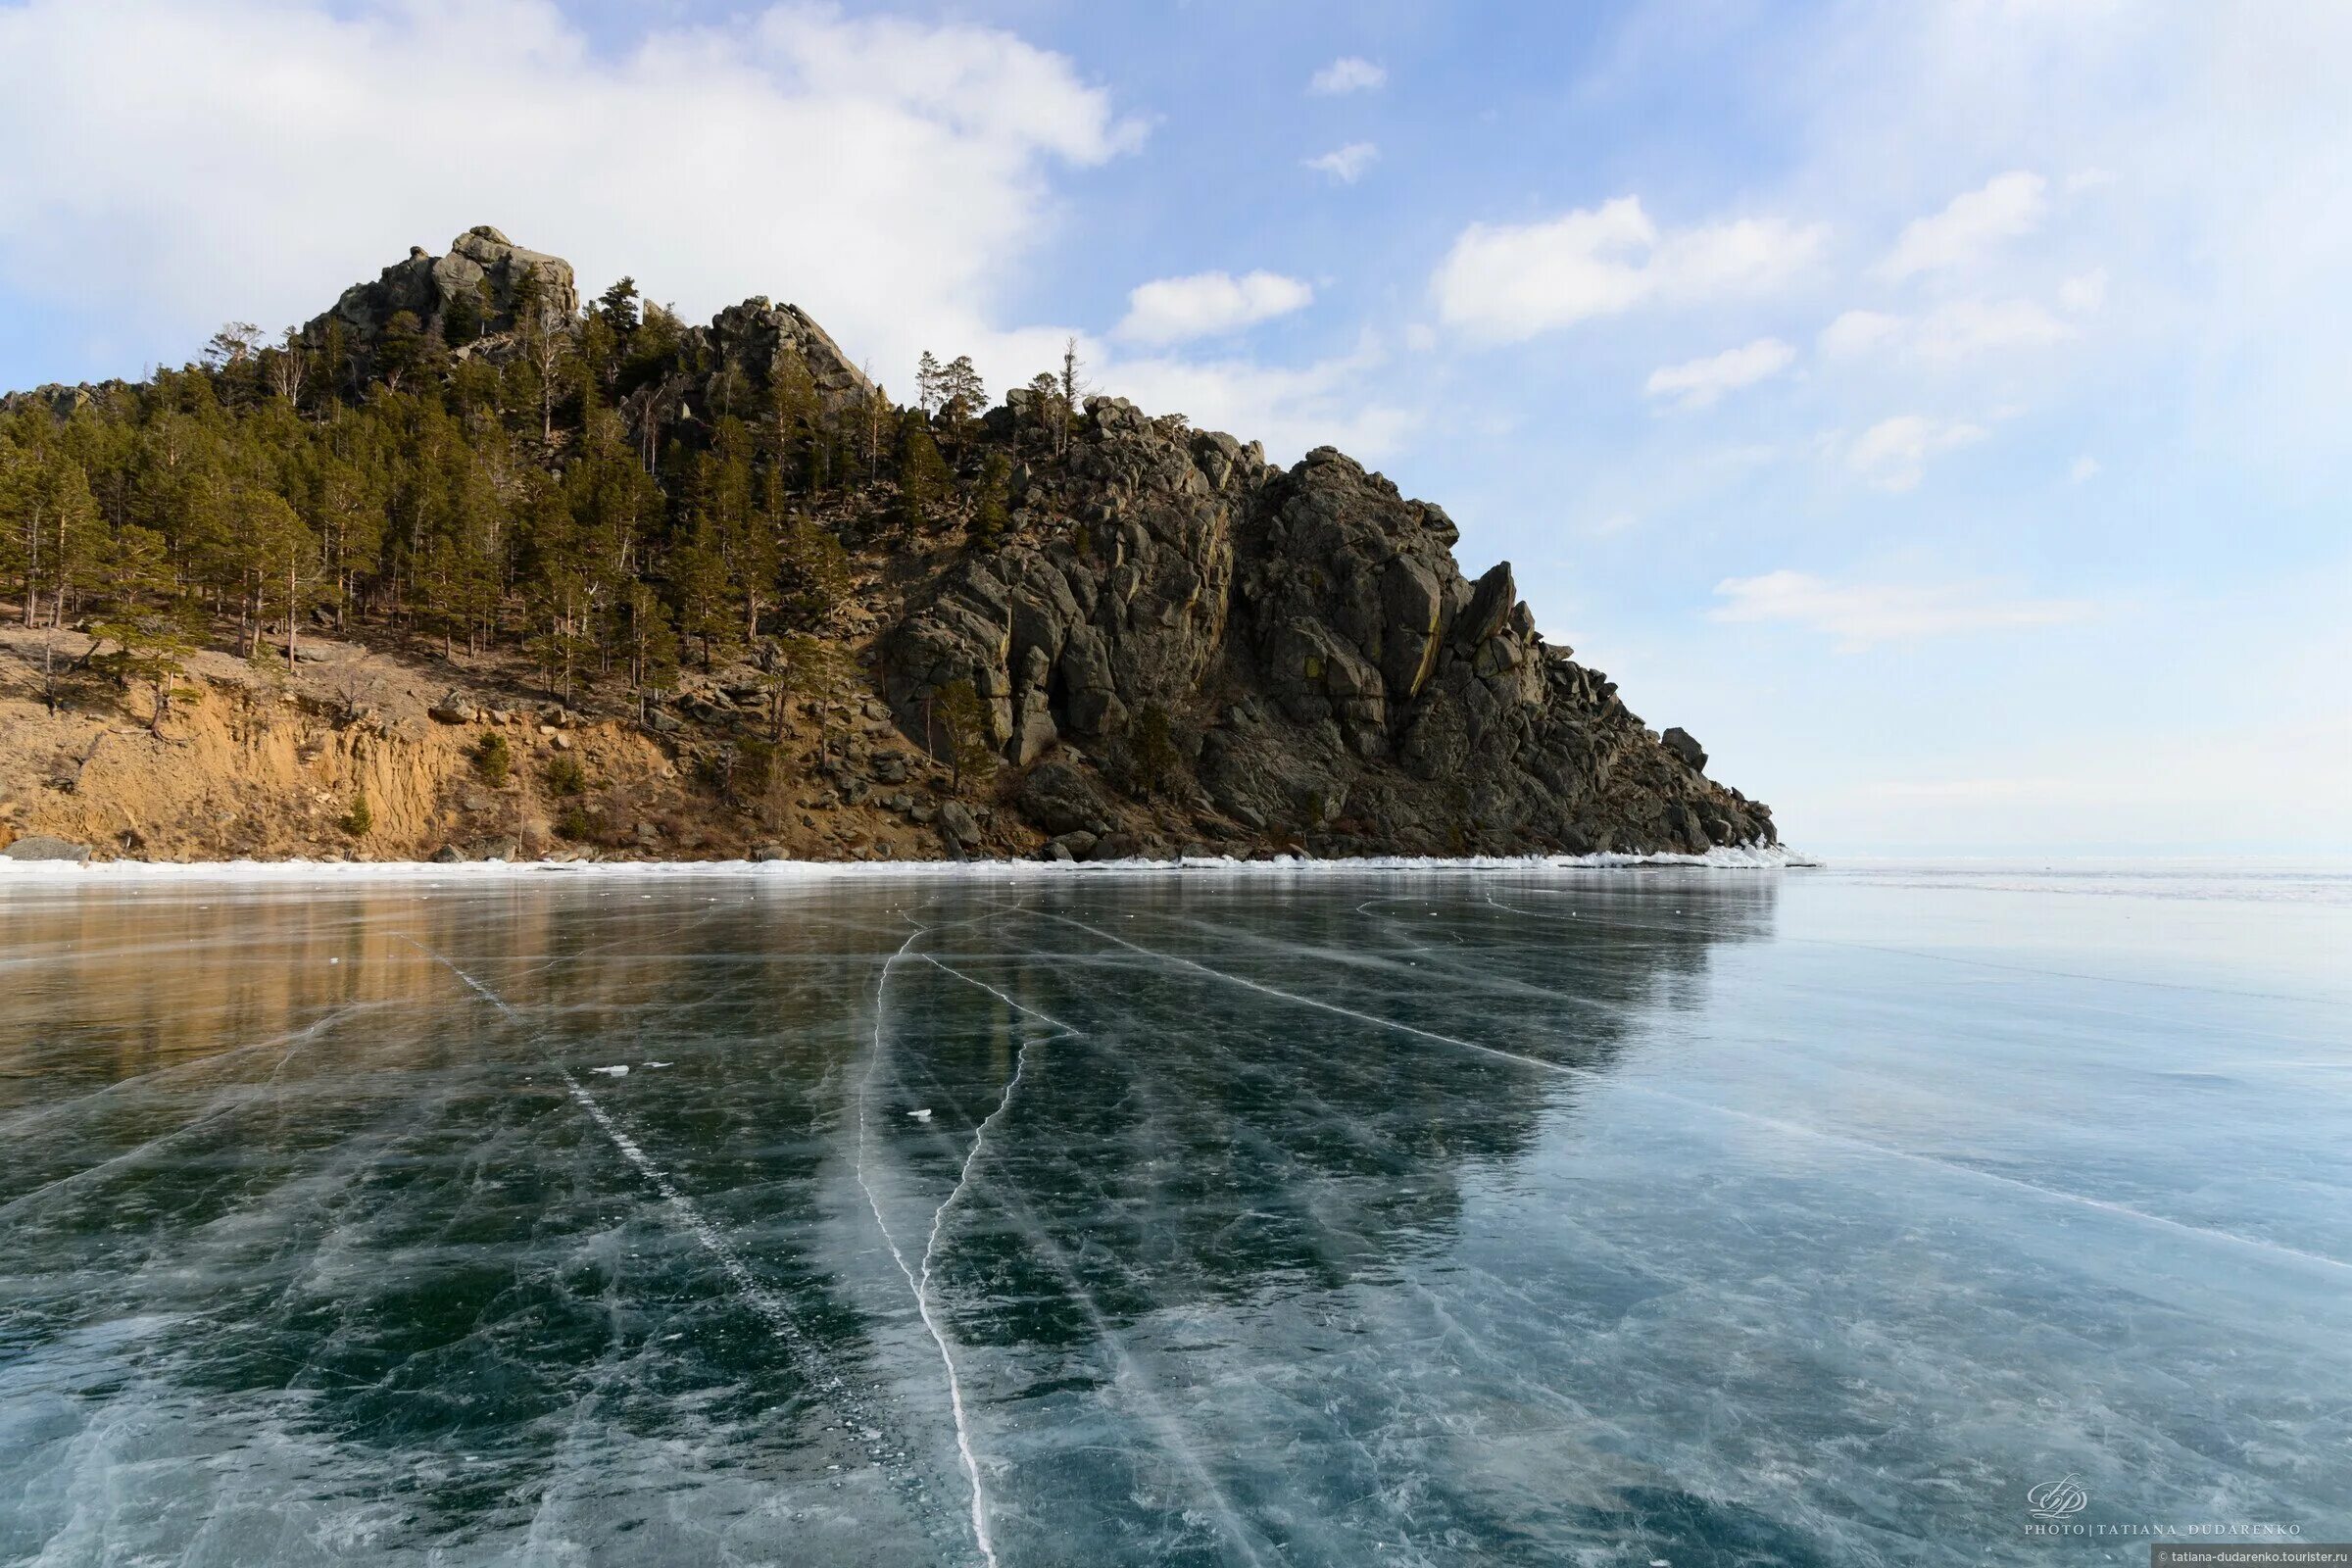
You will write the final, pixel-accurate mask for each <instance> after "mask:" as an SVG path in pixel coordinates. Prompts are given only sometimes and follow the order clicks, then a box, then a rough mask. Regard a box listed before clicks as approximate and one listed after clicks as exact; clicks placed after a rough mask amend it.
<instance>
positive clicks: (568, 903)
mask: <svg viewBox="0 0 2352 1568" xmlns="http://www.w3.org/2000/svg"><path fill="white" fill-rule="evenodd" d="M2348 955H2352V881H2348V880H2346V879H2342V878H2332V877H2329V876H2327V875H2325V874H2317V873H2313V874H2300V875H2298V874H2290V873H2271V874H2253V873H2248V872H2242V871H2237V872H2232V871H2227V870H2221V869H2207V870H2202V871H2197V872H2179V873H2152V872H2131V871H2121V870H2119V871H2106V872H2090V871H2069V872H2059V873H2050V872H2044V871H2042V870H2039V869H2037V868H2031V867H2014V868H2008V869H1987V868H1979V869H1974V870H1967V871H1957V870H1947V871H1928V870H1918V869H1900V868H1883V869H1877V870H1868V869H1865V870H1837V869H1832V870H1810V871H1807V870H1798V871H1788V872H1773V871H1696V870H1606V871H1583V872H1580V871H1566V870H1549V871H1544V872H1479V873H1470V872H1456V873H1396V874H1389V875H1354V874H1346V873H1334V872H1328V871H1324V872H1318V873H1315V874H1298V875H1288V874H1285V873H1281V872H1267V871H1232V872H1225V871H1214V870H1188V871H1185V872H1181V873H1175V872H1160V873H1155V874H1121V873H1103V874H1083V873H1082V874H1073V875H1061V876H1055V877H1050V878H1047V877H1024V878H1015V877H1010V876H1005V875H995V874H986V873H980V874H972V873H967V874H963V875H941V876H938V877H926V876H909V875H900V876H894V877H888V878H874V879H863V880H861V879H857V878H847V879H839V880H814V879H805V878H804V879H795V878H790V877H772V876H754V875H745V876H740V877H707V878H677V877H670V878H650V879H643V880H633V879H628V878H623V877H585V876H565V875H561V874H527V873H525V874H517V875H515V876H514V877H512V878H507V879H484V878H473V879H469V880H463V881H451V882H447V883H443V884H440V885H433V884H429V883H427V882H424V881H421V880H419V881H409V882H385V883H368V882H364V881H355V880H350V879H343V880H322V881H319V882H270V883H245V884H239V883H235V882H226V881H223V882H205V881H172V882H140V881H136V880H130V879H109V878H106V877H103V876H95V877H82V878H76V879H71V880H67V879H45V880H41V881H37V882H32V881H28V882H23V883H17V884H10V885H6V886H0V994H4V995H5V998H6V1002H5V1006H4V1008H0V1151H4V1152H5V1154H6V1159H5V1162H4V1165H0V1562H6V1563H27V1564H42V1565H81V1564H125V1565H127V1564H134V1563H137V1564H144V1563H184V1564H194V1565H209V1564H220V1565H240V1568H243V1565H278V1564H283V1565H293V1564H312V1563H334V1562H351V1563H362V1562H365V1563H377V1562H388V1563H396V1564H398V1563H415V1564H428V1563H429V1564H449V1565H459V1564H473V1563H519V1564H534V1565H538V1564H545V1565H556V1564H586V1563H597V1564H607V1563H621V1564H630V1563H661V1564H670V1563H676V1564H747V1565H748V1564H795V1565H799V1564H874V1565H884V1564H888V1565H899V1564H914V1563H941V1564H982V1563H995V1564H1002V1565H1003V1568H1027V1565H1031V1564H1122V1563H1138V1564H1266V1565H1275V1564H1317V1565H1323V1564H1329V1565H1343V1564H1345V1565H1358V1564H1398V1565H1404V1564H1448V1565H1451V1564H1474V1563H1530V1564H1533V1563H1544V1564H1552V1563H1578V1562H1593V1563H1635V1564H1643V1565H1646V1564H1649V1563H1652V1562H1656V1561H1665V1562H1668V1563H1670V1564H1673V1565H1675V1568H1692V1565H1702V1564H1732V1563H1767V1564H1815V1563H1819V1564H1840V1565H1843V1564H1870V1563H1888V1564H1896V1563H1900V1564H1909V1563H1950V1564H1961V1563H1970V1564H1980V1563H1987V1562H1991V1563H2007V1562H2018V1563H2039V1562H2063V1563H2067V1564H2075V1563H2088V1562H2145V1561H2146V1560H2147V1545H2146V1538H2145V1537H2144V1536H2134V1535H2129V1534H2124V1533H2120V1527H2124V1526H2131V1527H2143V1526H2147V1525H2151V1524H2157V1525H2182V1524H2196V1523H2202V1522H2248V1523H2256V1524H2269V1525H2273V1526H2281V1527H2283V1526H2291V1527H2293V1528H2295V1529H2297V1530H2299V1531H2300V1532H2301V1534H2302V1536H2303V1539H2305V1540H2322V1541H2325V1540H2330V1539H2346V1538H2352V1201H2348V1200H2352V1031H2348V1030H2347V1027H2346V1023H2345V1018H2346V1015H2347V1014H2346V1009H2347V1006H2352V966H2348V965H2347V962H2346V958H2347V956H2348ZM624 1067H625V1068H626V1069H628V1070H627V1071H626V1072H625V1073H623V1072H620V1071H618V1070H617V1069H620V1068H624ZM2070 1476H2071V1477H2073V1478H2075V1484H2076V1485H2077V1486H2079V1488H2080V1490H2081V1492H2082V1495H2083V1497H2084V1498H2085V1499H2086V1501H2085V1504H2084V1506H2083V1507H2082V1510H2081V1511H2080V1512H2079V1513H2077V1514H2075V1515H2072V1516H2071V1521H2072V1523H2073V1524H2074V1525H2077V1526H2084V1527H2087V1526H2104V1527H2117V1528H2116V1529H2115V1530H2111V1531H2106V1532H2101V1533H2094V1532H2092V1531H2090V1530H2088V1529H2083V1530H2080V1531H2078V1533H2077V1534H2075V1535H2073V1536H2069V1537H2062V1538H2058V1539H2051V1538H2049V1537H2047V1536H2038V1535H2035V1534H2033V1533H2031V1532H2030V1528H2029V1527H2031V1526H2033V1525H2034V1520H2033V1518H2032V1517H2031V1515H2030V1514H2029V1511H2028V1502H2027V1493H2028V1492H2029V1490H2031V1489H2033V1488H2034V1487H2035V1486H2037V1485H2039V1484H2041V1483H2043V1482H2047V1481H2054V1480H2057V1479H2059V1478H2062V1477H2070Z"/></svg>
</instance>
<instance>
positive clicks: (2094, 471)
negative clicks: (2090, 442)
mask: <svg viewBox="0 0 2352 1568" xmlns="http://www.w3.org/2000/svg"><path fill="white" fill-rule="evenodd" d="M2066 476H2067V477H2068V478H2069V479H2071V480H2073V481H2074V482H2075V483H2077V484H2087V483H2089V482H2090V481H2091V480H2093V479H2096V478H2097V477H2098V476H2099V460H2098V459H2096V458H2094V457H2092V456H2091V455H2090V454H2089V453H2087V452H2085V453H2083V454H2082V456H2081V457H2079V458H2077V459H2076V460H2075V464H2074V466H2073V467H2071V468H2069V469H2067V470H2066Z"/></svg>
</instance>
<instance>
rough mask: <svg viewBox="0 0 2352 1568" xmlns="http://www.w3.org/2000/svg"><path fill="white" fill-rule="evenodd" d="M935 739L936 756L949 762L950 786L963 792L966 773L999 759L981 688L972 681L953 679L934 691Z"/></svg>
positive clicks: (932, 708) (932, 737) (932, 716)
mask: <svg viewBox="0 0 2352 1568" xmlns="http://www.w3.org/2000/svg"><path fill="white" fill-rule="evenodd" d="M930 708H931V711H930V724H931V729H932V732H933V733H932V736H931V742H932V746H933V748H934V755H936V756H937V757H939V758H940V760H943V761H945V762H946V763H947V764H948V772H949V778H950V785H951V787H952V788H954V789H955V790H956V791H958V792H960V791H961V790H962V789H963V777H964V775H965V774H966V773H978V772H982V771H984V770H986V769H987V768H988V767H989V766H991V765H992V764H993V763H994V762H995V760H996V751H995V749H994V748H993V747H992V746H991V745H990V744H989V733H988V709H987V707H986V705H985V704H984V703H982V701H981V699H980V692H979V688H977V687H975V686H974V685H973V684H972V683H971V682H970V681H968V680H952V681H950V682H948V683H947V684H946V685H945V686H942V687H940V688H939V689H938V690H937V691H936V692H934V693H932V695H931V700H930Z"/></svg>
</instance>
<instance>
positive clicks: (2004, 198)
mask: <svg viewBox="0 0 2352 1568" xmlns="http://www.w3.org/2000/svg"><path fill="white" fill-rule="evenodd" d="M2047 190H2048V182H2047V181H2045V180H2044V179H2043V178H2042V177H2041V176H2040V175H2039V174H2035V173H2029V172H2026V171H2024V170H2014V171H2012V172H2009V173H2006V174H2000V175H1996V176H1995V177H1994V178H1992V179H1991V180H1990V181H1988V182H1986V184H1985V186H1984V187H1983V188H1982V189H1979V190H1972V191H1968V192H1966V193H1964V194H1962V195H1959V196H1955V197H1953V198H1952V200H1951V203H1950V205H1949V206H1947V207H1945V208H1944V210H1943V211H1942V212H1940V213H1936V214H1935V215H1934V216H1933V217H1929V218H1922V219H1918V220H1916V221H1913V222H1912V223H1910V224H1909V225H1908V226H1906V227H1905V228H1904V229H1903V231H1902V233H1901V234H1900V235H1898V236H1896V238H1895V242H1894V249H1893V250H1891V251H1889V252H1888V253H1887V258H1886V260H1884V261H1882V262H1881V263H1880V264H1879V266H1878V269H1877V270H1878V272H1879V274H1880V275H1881V276H1883V277H1886V278H1888V279H1894V280H1899V279H1902V278H1906V277H1910V276H1912V275H1913V274H1914V273H1918V272H1929V271H1941V270H1946V269H1949V268H1955V267H1964V266H1966V265H1968V264H1969V263H1971V262H1973V261H1975V260H1977V259H1978V258H1979V257H1980V256H1982V255H1984V254H1985V252H1986V251H1988V250H1990V249H1991V248H1992V247H1993V246H1995V245H1997V244H1999V243H2000V242H2001V241H2003V240H2007V239H2015V238H2017V237H2018V236H2019V235H2021V234H2028V233H2031V232H2033V230H2034V226H2035V225H2036V224H2038V223H2039V222H2040V221H2041V215H2042V212H2043V210H2044V209H2045V208H2046V207H2047V206H2048V196H2047Z"/></svg>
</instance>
